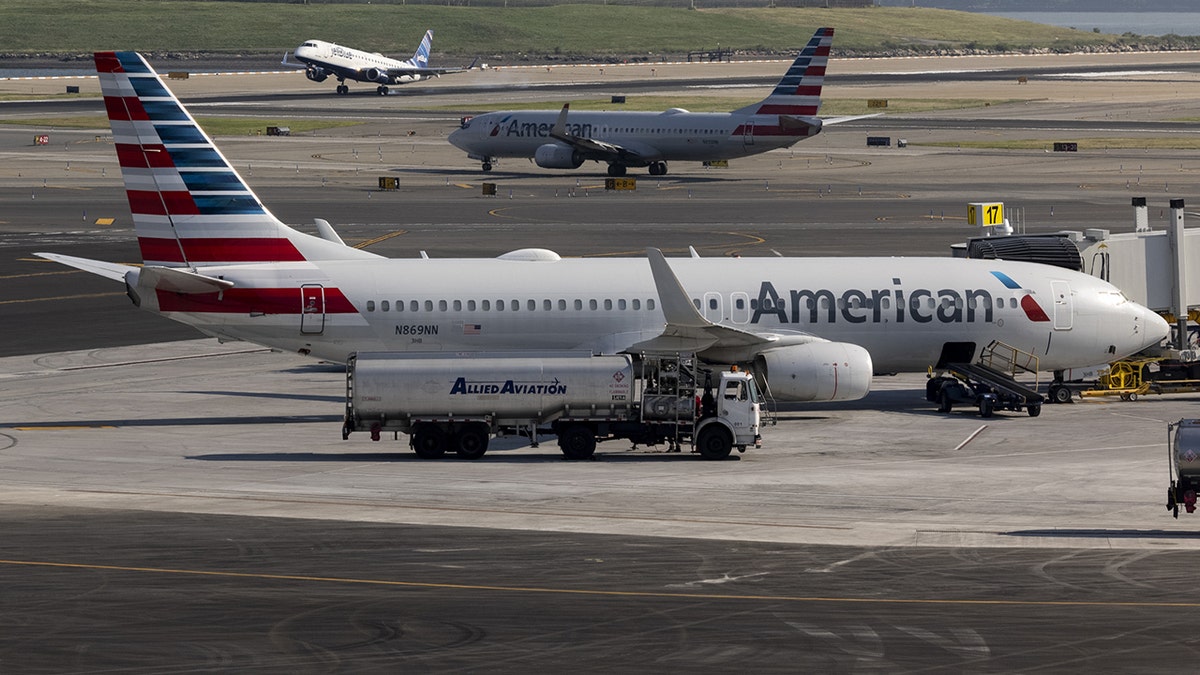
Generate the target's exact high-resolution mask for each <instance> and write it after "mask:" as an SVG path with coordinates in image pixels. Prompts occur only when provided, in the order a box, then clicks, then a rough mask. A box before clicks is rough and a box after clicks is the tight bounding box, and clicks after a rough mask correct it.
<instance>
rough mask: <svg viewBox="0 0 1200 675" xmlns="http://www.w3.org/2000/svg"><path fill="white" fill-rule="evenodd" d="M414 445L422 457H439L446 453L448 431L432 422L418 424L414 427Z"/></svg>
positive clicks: (418, 455)
mask: <svg viewBox="0 0 1200 675" xmlns="http://www.w3.org/2000/svg"><path fill="white" fill-rule="evenodd" d="M412 447H413V452H415V453H417V457H420V458H421V459H439V458H441V457H442V456H444V455H445V454H446V432H444V431H442V430H441V429H439V428H438V427H436V426H434V425H432V424H418V425H417V427H416V428H415V429H413V437H412Z"/></svg>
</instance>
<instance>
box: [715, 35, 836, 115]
mask: <svg viewBox="0 0 1200 675" xmlns="http://www.w3.org/2000/svg"><path fill="white" fill-rule="evenodd" d="M832 45H833V29H832V28H818V29H817V32H816V33H813V36H812V39H811V40H809V41H808V45H807V46H805V47H804V50H803V51H801V52H800V55H799V56H797V57H796V60H795V61H793V62H792V66H791V67H790V68H788V71H787V73H786V74H784V76H783V79H782V80H780V81H779V84H777V85H775V90H774V91H772V92H771V95H770V96H768V97H766V98H765V99H763V100H761V101H759V102H758V103H755V104H753V105H750V106H747V107H745V108H742V109H740V110H737V111H735V112H737V113H741V114H746V115H789V116H795V117H815V116H816V114H817V111H818V110H819V109H820V107H821V86H822V85H824V84H825V67H826V66H827V65H828V64H829V48H830V47H831V46H832Z"/></svg>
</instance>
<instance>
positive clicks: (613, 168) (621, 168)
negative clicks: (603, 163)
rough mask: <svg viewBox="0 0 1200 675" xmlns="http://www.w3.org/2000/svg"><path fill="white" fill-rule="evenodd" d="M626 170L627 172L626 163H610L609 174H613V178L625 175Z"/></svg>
mask: <svg viewBox="0 0 1200 675" xmlns="http://www.w3.org/2000/svg"><path fill="white" fill-rule="evenodd" d="M625 172H626V167H625V165H624V164H609V165H608V175H610V176H612V177H613V178H620V177H621V176H624V175H625Z"/></svg>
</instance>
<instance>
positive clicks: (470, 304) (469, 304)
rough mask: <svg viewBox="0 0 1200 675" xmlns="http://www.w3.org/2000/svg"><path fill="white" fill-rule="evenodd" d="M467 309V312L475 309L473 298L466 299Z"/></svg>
mask: <svg viewBox="0 0 1200 675" xmlns="http://www.w3.org/2000/svg"><path fill="white" fill-rule="evenodd" d="M467 311H468V312H474V311H475V301H474V300H468V301H467Z"/></svg>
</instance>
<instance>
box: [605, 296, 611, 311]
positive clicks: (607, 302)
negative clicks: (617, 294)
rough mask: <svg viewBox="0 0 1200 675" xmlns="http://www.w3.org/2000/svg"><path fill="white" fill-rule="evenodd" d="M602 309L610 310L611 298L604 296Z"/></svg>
mask: <svg viewBox="0 0 1200 675" xmlns="http://www.w3.org/2000/svg"><path fill="white" fill-rule="evenodd" d="M604 309H605V310H607V311H612V299H611V298H605V300H604Z"/></svg>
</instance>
